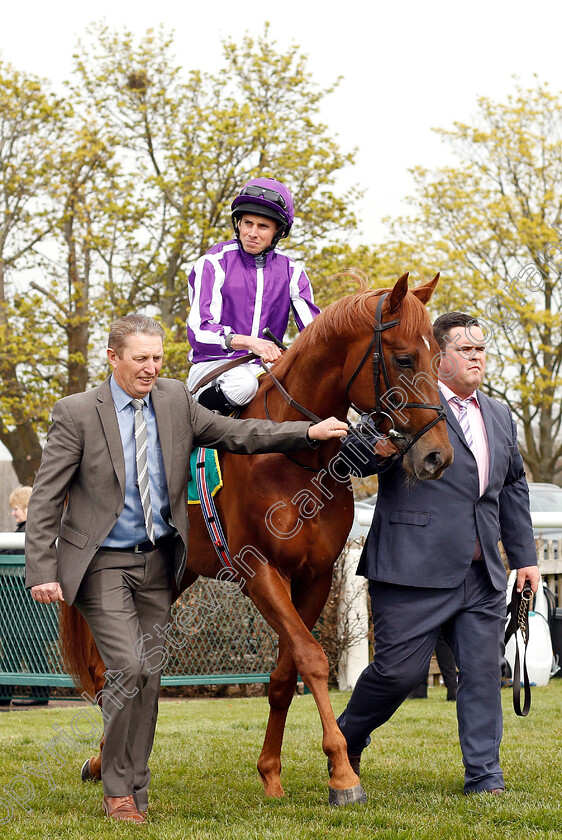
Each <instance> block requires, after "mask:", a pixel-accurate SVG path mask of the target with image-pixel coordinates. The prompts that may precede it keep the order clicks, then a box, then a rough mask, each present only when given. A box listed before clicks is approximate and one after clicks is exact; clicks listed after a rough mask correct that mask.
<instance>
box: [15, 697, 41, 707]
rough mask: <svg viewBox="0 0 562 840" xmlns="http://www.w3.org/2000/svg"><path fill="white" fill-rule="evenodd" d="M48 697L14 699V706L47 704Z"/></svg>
mask: <svg viewBox="0 0 562 840" xmlns="http://www.w3.org/2000/svg"><path fill="white" fill-rule="evenodd" d="M48 702H49V698H48V697H25V698H23V699H22V700H12V705H13V706H46V705H47V703H48Z"/></svg>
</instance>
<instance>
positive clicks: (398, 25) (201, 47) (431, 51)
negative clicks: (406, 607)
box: [0, 0, 562, 244]
mask: <svg viewBox="0 0 562 840" xmlns="http://www.w3.org/2000/svg"><path fill="white" fill-rule="evenodd" d="M3 6H4V8H3V10H2V20H1V24H0V57H1V58H2V59H3V60H4V61H9V62H10V63H11V64H13V65H14V66H15V67H17V68H18V69H19V70H21V71H24V72H28V73H32V74H35V75H38V76H42V77H46V78H49V79H50V80H51V81H53V82H54V83H55V84H60V83H61V82H62V80H63V79H65V78H67V77H68V76H69V75H70V72H71V68H72V53H73V50H74V48H75V46H76V43H77V40H78V38H79V37H81V36H84V33H85V29H86V27H87V26H88V25H89V24H90V23H92V22H93V21H99V20H105V22H106V23H107V24H108V25H109V26H110V27H111V28H113V29H117V30H120V31H122V30H123V29H125V28H127V29H129V30H131V31H132V32H133V33H138V34H139V35H142V34H143V33H144V32H145V31H146V30H147V29H148V28H150V27H152V28H155V27H158V26H159V25H160V24H162V25H163V26H164V27H165V30H166V31H168V32H171V31H172V30H173V31H174V33H175V37H174V41H175V44H176V55H177V57H178V60H179V62H180V63H181V64H182V65H183V66H184V67H185V68H186V70H192V69H201V70H204V71H209V72H213V71H217V70H218V69H219V68H220V67H221V65H222V46H221V44H222V41H223V40H224V39H225V38H233V39H234V40H235V41H236V40H239V39H241V38H242V37H243V36H244V34H245V33H248V34H250V35H254V36H257V35H260V34H261V33H262V32H263V28H264V24H265V22H266V21H267V22H269V24H270V34H271V37H272V39H274V40H275V42H276V47H275V48H276V50H283V49H284V48H288V47H289V46H291V45H295V44H296V45H297V46H299V47H300V48H301V50H302V52H304V53H305V54H306V55H307V56H308V67H309V70H310V72H311V74H312V76H313V79H314V80H315V81H316V82H318V83H319V84H320V85H321V86H327V85H330V84H331V83H333V82H334V81H335V80H336V79H337V78H338V77H340V76H341V77H342V80H341V82H340V84H339V87H338V89H337V91H336V92H335V93H334V94H332V95H331V96H330V97H329V98H328V99H327V100H326V102H325V104H324V107H323V109H322V119H323V120H324V121H325V122H326V124H327V125H328V128H329V130H330V131H331V132H332V134H333V136H334V137H335V138H336V139H337V141H338V143H339V145H340V147H341V148H342V150H344V151H349V150H351V149H354V148H356V149H357V156H356V165H355V166H354V167H353V168H352V169H350V170H349V171H347V172H345V173H344V174H343V175H342V177H341V180H340V186H341V188H342V189H343V188H345V187H347V186H349V185H351V184H358V185H360V186H361V187H362V188H363V189H364V190H365V197H364V199H363V201H362V203H361V205H360V206H359V208H358V214H359V217H360V219H361V240H362V241H363V242H365V243H366V244H372V243H374V242H377V241H381V240H382V239H384V237H385V234H386V228H385V226H384V225H383V223H382V219H383V218H384V217H386V216H396V215H398V214H400V213H401V212H405V211H406V209H407V207H406V204H405V203H404V201H403V200H404V198H405V197H406V196H407V195H408V194H411V193H412V192H413V181H412V179H411V176H410V174H409V171H408V170H409V168H411V167H413V166H416V165H423V166H426V167H428V168H434V167H437V166H440V165H444V164H446V163H447V162H450V161H451V158H450V153H449V151H448V149H447V148H446V146H445V145H444V144H443V143H442V142H441V141H440V140H439V138H438V137H437V136H436V135H435V134H434V132H432V128H435V127H440V128H449V127H451V126H452V124H453V122H454V121H456V120H457V121H461V122H469V121H470V120H471V118H472V117H473V116H474V114H475V112H476V102H477V98H478V96H481V95H483V96H487V97H489V98H491V99H495V100H497V101H505V99H506V97H507V95H508V94H509V93H510V92H512V91H513V90H514V85H515V81H514V76H517V77H518V78H519V79H520V81H521V82H522V83H523V84H525V85H530V84H532V82H533V75H534V74H536V75H537V76H538V78H539V79H540V80H541V81H542V82H548V83H549V84H550V85H551V88H552V89H553V90H554V91H559V90H562V62H561V61H560V57H559V51H560V46H559V41H560V31H561V23H562V6H559V5H558V3H556V2H546V0H535V2H534V3H533V4H532V5H531V4H529V3H528V2H525V3H523V2H521V0H512V2H509V3H507V2H503V0H500V1H499V2H498V0H496V1H495V2H494V0H488V2H483V0H472V2H471V3H466V4H461V3H454V2H451V0H447V2H444V0H436V2H432V0H426V2H424V3H420V2H419V0H418V2H414V0H402V2H400V3H389V2H384V3H383V2H380V0H370V2H361V0H359V2H357V0H356V2H354V3H347V4H345V3H326V2H324V0H321V1H319V0H284V2H282V3H272V2H270V3H264V2H263V0H262V2H253V3H250V4H243V3H240V2H238V3H237V2H232V0H229V2H227V0H210V2H206V3H205V2H202V3H189V2H184V3H183V4H182V3H181V2H179V0H158V2H154V0H151V2H147V1H146V0H134V2H133V0H96V3H93V4H90V3H78V2H76V0H73V2H66V0H51V2H49V3H45V2H44V0H19V2H17V0H5V2H4V4H3ZM297 206H298V197H297Z"/></svg>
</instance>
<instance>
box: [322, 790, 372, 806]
mask: <svg viewBox="0 0 562 840" xmlns="http://www.w3.org/2000/svg"><path fill="white" fill-rule="evenodd" d="M328 790H329V792H330V793H329V798H328V802H329V803H330V805H334V806H336V807H339V806H340V805H363V804H364V803H365V802H366V801H367V794H366V793H365V791H364V790H363V787H362V786H361V785H355V787H352V788H343V790H338V789H337V788H332V787H331V788H328Z"/></svg>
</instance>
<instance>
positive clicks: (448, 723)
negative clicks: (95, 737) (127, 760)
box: [0, 679, 562, 840]
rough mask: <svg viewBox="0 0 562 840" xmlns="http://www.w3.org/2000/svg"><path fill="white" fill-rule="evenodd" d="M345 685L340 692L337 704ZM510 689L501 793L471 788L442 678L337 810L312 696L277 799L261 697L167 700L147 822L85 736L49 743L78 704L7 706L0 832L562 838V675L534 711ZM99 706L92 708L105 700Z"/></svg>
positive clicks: (0, 757) (297, 839)
mask: <svg viewBox="0 0 562 840" xmlns="http://www.w3.org/2000/svg"><path fill="white" fill-rule="evenodd" d="M347 697H348V695H347V694H343V693H339V692H334V693H333V694H332V704H333V706H334V710H335V712H336V713H339V712H340V711H341V709H342V708H343V707H344V705H345V703H346V701H347ZM503 697H504V716H505V733H504V740H503V745H502V764H503V768H504V773H505V776H506V783H507V787H508V793H507V794H506V795H505V796H503V797H493V796H490V795H486V794H478V795H473V796H470V797H466V796H463V787H462V781H463V767H462V762H461V755H460V749H459V746H458V741H457V736H456V717H455V704H454V703H448V702H447V701H446V700H445V689H443V688H434V689H430V691H429V699H428V700H410V701H406V702H405V703H404V704H403V706H402V707H401V709H399V711H398V712H397V713H396V715H395V716H394V718H393V719H392V720H391V721H389V723H387V724H386V725H385V726H384V727H382V728H381V729H380V730H378V731H377V732H376V733H375V734H374V736H373V743H372V744H371V746H370V748H369V749H368V750H367V751H366V752H365V754H364V759H363V764H362V768H361V775H362V782H363V786H364V788H365V790H366V791H367V794H368V796H369V801H368V803H367V805H364V806H351V807H348V808H341V809H334V808H330V807H329V806H328V804H327V799H328V795H327V781H328V779H327V773H326V761H325V757H324V754H323V752H322V749H321V745H320V742H321V729H320V723H319V719H318V716H317V713H316V708H315V706H314V701H313V699H312V697H311V696H310V695H305V696H303V697H295V700H294V703H293V706H292V709H291V712H290V715H289V722H288V727H287V734H286V738H285V745H284V751H283V762H284V772H283V779H284V785H285V793H286V795H285V798H284V799H280V800H266V799H265V798H264V797H263V795H262V792H261V783H260V781H259V777H258V775H257V771H256V769H255V765H256V761H257V757H258V755H259V751H260V749H261V743H262V738H263V734H264V730H265V723H266V719H267V709H268V707H267V700H266V698H262V697H256V698H235V699H219V700H178V701H165V702H163V703H162V705H161V710H160V717H159V722H158V730H157V733H156V744H155V749H154V753H153V756H152V760H151V768H152V785H151V806H150V823H149V824H148V825H146V826H131V825H118V824H114V823H110V822H109V821H108V820H106V819H104V818H102V816H101V796H102V791H101V787H100V785H94V784H91V783H89V784H83V783H82V782H81V781H80V777H79V770H80V766H81V764H82V762H83V761H84V759H85V758H86V757H87V756H88V755H90V754H91V752H92V750H91V749H90V747H89V746H88V744H87V743H86V744H85V746H84V747H83V748H82V749H80V750H77V749H75V748H74V747H73V746H72V745H71V744H65V745H64V746H63V747H60V748H59V750H58V753H57V751H55V753H54V754H52V753H49V750H48V749H47V747H48V745H49V742H50V741H51V740H52V739H53V738H54V737H55V735H56V734H57V732H58V733H59V734H60V732H61V730H62V731H65V732H70V731H71V729H70V726H71V723H72V722H73V721H74V723H75V726H76V725H78V724H77V723H76V721H77V717H76V716H77V714H78V713H79V711H80V709H78V708H48V709H37V710H30V711H17V712H16V711H11V712H9V713H3V714H0V745H1V753H0V821H2V824H1V825H0V837H6V838H9V840H12V838H13V839H14V840H19V838H25V840H31V839H32V838H41V840H47V838H48V839H49V840H50V839H51V838H76V840H78V838H80V840H99V838H100V837H104V838H105V837H129V836H132V834H135V835H137V836H138V835H140V834H142V835H143V836H144V837H146V838H154V839H155V840H156V838H157V839H158V840H180V838H181V840H203V838H205V839H206V838H217V840H222V839H223V838H224V840H238V838H240V840H242V838H243V840H254V838H255V840H301V838H302V840H327V839H328V838H330V840H332V838H333V839H334V840H340V838H353V839H354V840H355V838H360V839H361V840H362V839H363V838H365V840H367V839H368V838H369V839H370V838H373V837H375V838H381V840H382V839H383V838H384V839H385V840H386V839H388V840H397V839H398V838H404V840H406V838H431V840H440V838H443V840H451V838H471V840H472V838H486V840H493V838H517V840H526V839H527V838H535V837H540V838H562V807H561V802H562V748H561V730H562V727H561V720H560V709H561V707H562V679H560V680H552V681H551V682H550V684H549V685H548V686H547V687H545V688H534V689H533V706H532V708H531V712H530V715H529V717H528V718H526V719H524V718H517V717H516V716H515V714H514V713H513V710H512V706H511V695H510V694H509V693H508V691H507V690H505V691H504V695H503ZM84 708H86V707H84ZM92 715H93V718H92V720H94V721H95V720H96V719H97V716H96V713H95V712H92ZM85 720H86V719H84V718H83V719H82V721H81V723H80V724H79V726H80V730H81V731H82V732H83V733H86V732H87V731H88V730H87V726H86V724H85ZM57 726H58V727H60V729H58V730H57V729H56V728H55V727H57ZM50 749H52V746H51V748H50ZM57 756H58V757H57ZM32 771H35V773H33V772H32ZM10 794H15V795H16V799H14V797H13V796H11V795H10ZM18 796H19V799H20V801H19V802H18V801H17V797H18ZM25 799H28V800H29V801H28V803H27V805H26V804H25V803H23V800H25Z"/></svg>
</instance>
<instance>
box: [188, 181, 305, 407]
mask: <svg viewBox="0 0 562 840" xmlns="http://www.w3.org/2000/svg"><path fill="white" fill-rule="evenodd" d="M231 209H232V224H233V227H234V234H235V236H234V239H230V240H228V241H227V242H219V243H218V244H217V245H214V246H213V247H212V248H211V249H210V250H209V251H207V253H206V254H204V255H203V256H202V257H200V258H199V259H198V260H197V262H196V263H195V266H194V268H193V270H192V271H191V273H190V275H189V303H190V306H191V308H190V312H189V317H188V319H187V336H188V339H189V343H190V345H191V352H190V354H189V360H190V361H191V362H192V366H191V369H190V371H189V376H188V380H187V386H188V388H189V389H190V390H191V391H194V389H195V388H196V387H197V385H198V383H199V382H201V381H202V379H203V378H204V377H206V376H208V375H210V374H211V373H212V371H213V370H215V369H217V368H219V367H221V366H222V365H224V363H225V362H228V361H230V360H233V359H236V358H239V357H241V356H244V355H246V354H247V353H250V352H251V353H255V355H256V356H258V357H259V358H258V360H257V361H254V362H246V363H244V364H241V365H238V366H236V367H233V368H231V369H230V370H228V371H225V372H224V373H222V374H220V375H218V376H217V378H216V379H213V380H211V381H210V382H208V383H206V384H205V385H204V386H202V387H201V389H200V390H199V391H197V392H196V393H195V394H194V398H195V399H196V400H197V401H198V402H199V403H201V405H204V406H205V407H206V408H210V409H212V410H213V411H219V412H221V413H222V414H230V413H231V412H232V411H233V410H234V409H236V408H238V407H240V406H242V405H245V404H246V403H248V402H250V400H251V399H252V398H253V396H254V394H255V393H256V391H257V389H258V381H257V378H256V377H257V375H258V374H259V373H260V372H261V371H262V368H261V366H260V363H259V359H262V360H263V361H264V362H266V363H269V362H274V361H275V360H276V359H278V358H279V356H280V355H281V352H282V351H281V350H280V348H279V347H278V346H277V345H276V344H275V343H274V342H273V341H270V340H269V339H267V338H264V337H263V335H262V330H263V329H264V328H265V327H267V328H269V329H270V330H271V332H272V333H273V335H274V336H275V337H276V338H278V339H279V340H280V341H282V340H283V337H284V335H285V330H286V329H287V324H288V322H289V315H290V313H291V311H292V313H293V317H294V319H295V323H296V325H297V327H298V329H299V330H303V329H304V327H306V325H307V324H309V323H310V322H311V321H312V320H313V319H314V318H315V317H316V315H318V312H319V311H320V310H319V309H318V307H317V306H316V304H315V303H314V296H313V293H312V287H311V285H310V280H309V279H308V277H307V275H306V271H305V270H304V267H303V266H302V265H301V264H300V263H299V262H297V261H295V260H294V259H292V258H291V257H290V256H289V255H288V254H286V253H284V252H283V251H280V250H278V249H277V243H278V242H279V240H280V239H282V238H284V237H286V236H288V235H289V232H290V230H291V227H292V225H293V221H294V217H295V211H294V207H293V197H292V195H291V193H290V192H289V190H288V189H287V187H286V186H285V185H284V184H282V183H281V181H276V180H274V179H273V178H254V179H252V180H251V181H248V183H247V184H246V185H245V186H244V187H243V188H242V189H241V190H240V193H239V194H238V195H237V196H236V198H235V199H234V201H233V202H232V205H231Z"/></svg>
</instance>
